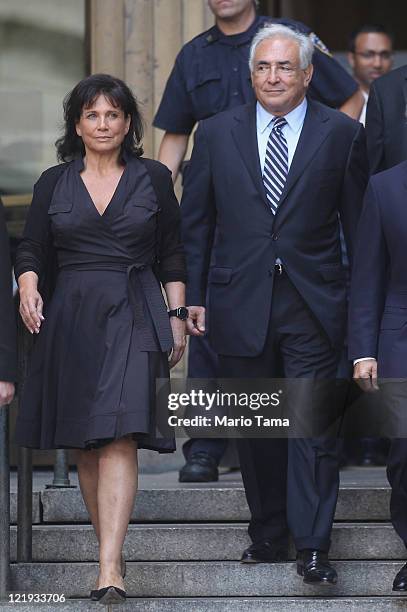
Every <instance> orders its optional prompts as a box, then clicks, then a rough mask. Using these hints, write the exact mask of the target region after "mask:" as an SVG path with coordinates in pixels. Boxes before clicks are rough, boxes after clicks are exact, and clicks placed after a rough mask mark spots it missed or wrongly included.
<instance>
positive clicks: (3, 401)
mask: <svg viewBox="0 0 407 612" xmlns="http://www.w3.org/2000/svg"><path fill="white" fill-rule="evenodd" d="M13 397H14V384H13V383H11V382H5V381H0V408H1V407H2V406H7V405H8V404H10V403H11V402H12V400H13Z"/></svg>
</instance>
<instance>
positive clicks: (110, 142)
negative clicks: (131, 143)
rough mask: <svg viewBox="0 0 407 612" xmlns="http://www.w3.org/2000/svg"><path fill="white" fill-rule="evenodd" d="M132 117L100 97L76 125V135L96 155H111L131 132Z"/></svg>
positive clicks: (84, 109)
mask: <svg viewBox="0 0 407 612" xmlns="http://www.w3.org/2000/svg"><path fill="white" fill-rule="evenodd" d="M129 127H130V117H125V115H124V112H123V111H122V110H121V109H120V108H117V107H115V106H112V104H111V103H110V102H109V100H108V99H107V98H105V96H103V95H100V96H98V97H97V98H96V100H95V101H94V102H93V103H92V105H91V106H89V107H88V108H83V109H82V114H81V116H80V119H79V121H78V122H77V124H76V133H77V134H78V136H80V137H81V138H82V140H83V144H84V145H85V149H87V150H89V151H92V152H94V153H111V152H113V151H115V150H119V149H120V146H121V144H122V142H123V140H124V138H125V136H126V134H127V132H128V131H129Z"/></svg>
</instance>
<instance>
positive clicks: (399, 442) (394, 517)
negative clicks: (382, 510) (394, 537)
mask: <svg viewBox="0 0 407 612" xmlns="http://www.w3.org/2000/svg"><path fill="white" fill-rule="evenodd" d="M387 478H388V480H389V483H390V485H391V498H390V516H391V521H392V523H393V527H394V529H395V530H396V532H397V533H398V535H399V536H400V538H401V539H402V540H403V542H404V544H405V545H406V546H407V439H406V438H394V439H393V440H391V444H390V452H389V456H388V459H387Z"/></svg>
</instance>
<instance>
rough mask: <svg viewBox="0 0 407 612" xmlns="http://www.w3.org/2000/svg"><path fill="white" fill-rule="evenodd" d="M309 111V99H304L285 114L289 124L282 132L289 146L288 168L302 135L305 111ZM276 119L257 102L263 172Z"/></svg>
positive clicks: (258, 133)
mask: <svg viewBox="0 0 407 612" xmlns="http://www.w3.org/2000/svg"><path fill="white" fill-rule="evenodd" d="M306 112H307V100H306V98H304V100H303V101H302V102H301V104H299V105H298V106H296V107H295V108H294V109H293V110H292V111H290V112H289V113H288V114H287V115H285V116H284V119H285V120H286V121H287V125H285V126H284V127H283V128H282V130H281V131H282V132H283V134H284V136H285V139H286V141H287V148H288V169H290V166H291V162H292V160H293V157H294V153H295V149H296V148H297V144H298V140H299V138H300V136H301V130H302V126H303V125H304V119H305V113H306ZM274 119H275V116H274V115H271V114H270V113H269V112H268V111H266V109H265V108H264V107H263V106H262V105H261V104H260V102H257V111H256V125H257V146H258V148H259V159H260V168H261V173H262V174H263V168H264V161H265V159H266V149H267V141H268V139H269V136H270V132H271V129H272V127H273V125H272V123H273V121H274Z"/></svg>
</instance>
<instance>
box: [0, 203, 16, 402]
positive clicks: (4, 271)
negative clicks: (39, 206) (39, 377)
mask: <svg viewBox="0 0 407 612" xmlns="http://www.w3.org/2000/svg"><path fill="white" fill-rule="evenodd" d="M16 377H17V350H16V329H15V316H14V309H13V295H12V285H11V264H10V253H9V243H8V235H7V230H6V222H5V218H4V209H3V204H2V202H1V200H0V406H4V405H7V404H9V403H10V402H11V400H12V399H13V396H14V381H15V380H16Z"/></svg>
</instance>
